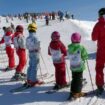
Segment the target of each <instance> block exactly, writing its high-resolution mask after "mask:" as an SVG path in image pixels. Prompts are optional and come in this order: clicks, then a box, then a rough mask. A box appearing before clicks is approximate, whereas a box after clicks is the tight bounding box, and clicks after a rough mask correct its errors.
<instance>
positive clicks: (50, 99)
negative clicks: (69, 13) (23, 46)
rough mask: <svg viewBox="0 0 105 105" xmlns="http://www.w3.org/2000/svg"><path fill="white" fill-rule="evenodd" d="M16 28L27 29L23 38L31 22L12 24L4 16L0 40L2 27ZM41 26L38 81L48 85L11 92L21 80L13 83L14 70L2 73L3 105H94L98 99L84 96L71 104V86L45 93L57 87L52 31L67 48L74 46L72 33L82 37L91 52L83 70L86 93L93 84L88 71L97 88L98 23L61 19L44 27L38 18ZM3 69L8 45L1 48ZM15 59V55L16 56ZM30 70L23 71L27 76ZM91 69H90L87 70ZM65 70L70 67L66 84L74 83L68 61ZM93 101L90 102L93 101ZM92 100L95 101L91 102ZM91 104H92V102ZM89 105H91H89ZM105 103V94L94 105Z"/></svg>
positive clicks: (0, 33) (0, 32)
mask: <svg viewBox="0 0 105 105" xmlns="http://www.w3.org/2000/svg"><path fill="white" fill-rule="evenodd" d="M11 22H12V23H13V24H14V25H15V26H16V25H19V24H21V25H23V26H24V35H25V37H27V35H28V30H27V26H28V24H29V23H30V22H29V23H26V21H25V20H19V19H17V18H14V21H11V20H10V21H9V23H6V21H5V18H4V17H1V23H0V37H2V35H3V30H2V27H3V26H9V25H10V23H11ZM36 23H37V25H38V30H37V35H38V36H39V38H40V40H41V53H40V68H39V69H38V74H37V75H38V78H39V79H41V80H44V81H45V82H48V83H47V84H44V85H41V86H37V87H34V88H30V89H27V90H25V91H22V92H17V93H11V92H10V90H11V89H14V88H16V87H19V86H21V85H22V83H24V82H22V81H18V82H10V79H11V77H12V76H13V75H14V72H15V70H12V71H9V72H2V71H1V72H0V104H1V105H92V103H93V102H94V100H95V99H96V97H94V98H92V97H81V98H79V99H77V100H75V101H72V102H69V101H66V100H67V98H68V96H69V93H70V87H68V88H64V89H61V90H60V91H58V92H56V93H53V94H47V93H45V92H46V91H48V90H49V89H52V87H53V86H54V83H55V82H54V80H55V79H54V66H53V63H52V59H51V57H50V56H48V45H49V42H50V41H51V33H52V32H53V31H58V32H60V34H61V40H62V42H63V43H64V44H65V46H66V47H67V46H68V44H70V43H71V41H70V36H71V34H72V33H73V32H79V33H80V34H81V36H82V41H81V44H83V45H84V46H85V47H86V49H87V51H88V53H89V59H88V65H87V68H86V70H85V71H84V74H83V76H84V78H86V80H87V82H88V83H87V84H86V86H85V87H83V91H84V92H89V91H92V90H93V88H92V84H91V80H90V75H89V70H90V73H91V76H92V83H93V85H94V89H96V85H95V53H96V46H97V45H96V42H93V41H91V32H92V29H93V27H94V25H95V23H96V22H95V21H81V20H76V19H75V20H72V19H68V20H66V19H65V21H62V22H59V20H52V21H50V24H49V25H48V26H46V25H45V21H44V19H42V20H41V19H38V20H37V21H36ZM0 53H1V54H0V68H3V67H6V66H7V64H8V63H7V61H8V58H7V56H6V54H5V45H0ZM15 56H16V55H15ZM27 61H28V53H27ZM16 63H18V58H17V56H16ZM27 67H28V62H27V65H26V67H25V68H24V72H25V73H27ZM88 67H89V68H88ZM66 68H67V73H66V74H67V75H66V77H67V81H68V82H70V81H71V72H70V69H69V61H68V60H66ZM46 73H47V76H46V77H41V74H42V75H44V74H46ZM90 100H91V102H90ZM92 101H93V102H92ZM89 102H90V103H89ZM88 103H89V104H88ZM104 103H105V94H104V95H103V97H101V98H99V99H98V101H97V103H96V104H94V105H104Z"/></svg>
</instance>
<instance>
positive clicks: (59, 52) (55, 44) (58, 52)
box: [48, 31, 67, 90]
mask: <svg viewBox="0 0 105 105" xmlns="http://www.w3.org/2000/svg"><path fill="white" fill-rule="evenodd" d="M51 39H52V40H51V42H50V44H49V47H48V54H49V55H51V56H52V60H53V64H54V67H55V80H56V84H55V86H54V88H53V89H56V90H57V89H61V88H64V87H65V86H67V81H66V68H65V59H64V57H65V56H66V55H67V51H66V48H65V46H64V44H63V43H62V42H61V41H60V34H59V32H57V31H54V32H53V33H52V35H51Z"/></svg>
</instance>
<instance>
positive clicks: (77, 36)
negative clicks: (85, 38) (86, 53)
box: [71, 33, 81, 43]
mask: <svg viewBox="0 0 105 105" xmlns="http://www.w3.org/2000/svg"><path fill="white" fill-rule="evenodd" d="M71 41H72V43H80V41H81V35H80V34H79V33H73V34H72V36H71Z"/></svg>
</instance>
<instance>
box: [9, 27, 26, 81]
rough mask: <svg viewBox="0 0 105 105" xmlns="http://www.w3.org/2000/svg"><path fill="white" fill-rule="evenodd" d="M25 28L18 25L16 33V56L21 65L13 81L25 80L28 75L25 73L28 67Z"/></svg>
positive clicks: (14, 38) (17, 68)
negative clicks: (25, 68)
mask: <svg viewBox="0 0 105 105" xmlns="http://www.w3.org/2000/svg"><path fill="white" fill-rule="evenodd" d="M23 30H24V28H23V26H22V25H17V26H16V32H15V33H14V37H13V43H14V46H15V49H16V54H17V56H18V58H19V63H18V65H17V67H16V72H15V75H14V76H13V77H12V78H11V80H13V81H14V80H17V81H18V80H24V79H25V78H26V77H25V76H26V75H25V74H24V73H23V72H24V71H23V70H24V67H25V66H26V46H25V37H24V34H23Z"/></svg>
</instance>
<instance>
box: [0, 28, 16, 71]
mask: <svg viewBox="0 0 105 105" xmlns="http://www.w3.org/2000/svg"><path fill="white" fill-rule="evenodd" d="M3 30H4V36H3V38H2V39H1V41H0V44H2V43H5V45H6V53H7V56H8V62H9V64H8V67H7V68H6V69H5V71H9V70H13V69H15V58H14V45H13V40H12V38H13V34H12V29H11V27H7V28H6V27H3Z"/></svg>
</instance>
